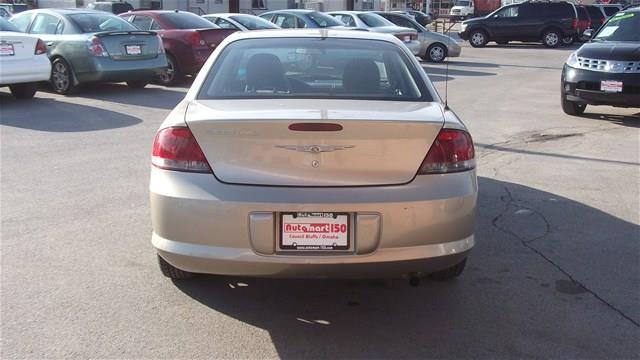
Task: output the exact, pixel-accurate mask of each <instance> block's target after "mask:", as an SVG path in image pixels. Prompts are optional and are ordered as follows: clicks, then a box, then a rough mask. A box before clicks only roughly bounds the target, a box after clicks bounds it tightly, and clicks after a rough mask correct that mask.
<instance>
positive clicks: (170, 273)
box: [158, 255, 195, 280]
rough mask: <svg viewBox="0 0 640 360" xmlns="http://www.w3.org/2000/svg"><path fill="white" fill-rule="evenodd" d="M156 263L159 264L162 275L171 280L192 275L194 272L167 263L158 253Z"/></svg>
mask: <svg viewBox="0 0 640 360" xmlns="http://www.w3.org/2000/svg"><path fill="white" fill-rule="evenodd" d="M158 265H160V271H161V272H162V275H164V276H166V277H168V278H169V279H173V280H182V279H188V278H191V277H193V276H194V275H195V274H194V273H190V272H188V271H184V270H180V269H178V268H177V267H175V266H173V265H171V264H169V263H168V262H167V261H166V260H165V259H163V258H162V256H160V255H158Z"/></svg>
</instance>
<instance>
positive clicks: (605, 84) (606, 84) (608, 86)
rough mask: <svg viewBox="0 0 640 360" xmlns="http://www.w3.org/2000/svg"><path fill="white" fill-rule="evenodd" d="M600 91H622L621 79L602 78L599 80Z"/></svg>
mask: <svg viewBox="0 0 640 360" xmlns="http://www.w3.org/2000/svg"><path fill="white" fill-rule="evenodd" d="M600 91H604V92H609V93H619V92H622V81H613V80H604V81H602V82H600Z"/></svg>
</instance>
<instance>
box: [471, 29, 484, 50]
mask: <svg viewBox="0 0 640 360" xmlns="http://www.w3.org/2000/svg"><path fill="white" fill-rule="evenodd" d="M488 42H489V35H487V33H486V32H485V31H484V30H480V29H478V30H473V31H472V32H471V33H470V34H469V44H471V46H473V47H475V48H481V47H484V46H485V45H487V43H488Z"/></svg>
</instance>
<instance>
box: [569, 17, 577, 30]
mask: <svg viewBox="0 0 640 360" xmlns="http://www.w3.org/2000/svg"><path fill="white" fill-rule="evenodd" d="M571 26H573V28H574V29H577V28H578V19H573V22H572V23H571Z"/></svg>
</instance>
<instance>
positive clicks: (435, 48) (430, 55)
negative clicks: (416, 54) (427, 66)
mask: <svg viewBox="0 0 640 360" xmlns="http://www.w3.org/2000/svg"><path fill="white" fill-rule="evenodd" d="M421 58H422V60H426V61H431V62H434V63H441V62H443V61H444V59H446V58H447V47H446V46H444V45H443V44H440V43H435V44H431V46H429V48H428V49H427V51H426V52H425V53H424V56H421Z"/></svg>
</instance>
